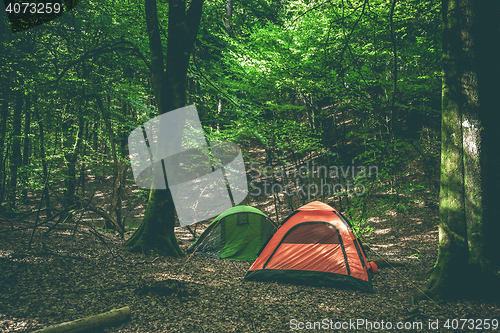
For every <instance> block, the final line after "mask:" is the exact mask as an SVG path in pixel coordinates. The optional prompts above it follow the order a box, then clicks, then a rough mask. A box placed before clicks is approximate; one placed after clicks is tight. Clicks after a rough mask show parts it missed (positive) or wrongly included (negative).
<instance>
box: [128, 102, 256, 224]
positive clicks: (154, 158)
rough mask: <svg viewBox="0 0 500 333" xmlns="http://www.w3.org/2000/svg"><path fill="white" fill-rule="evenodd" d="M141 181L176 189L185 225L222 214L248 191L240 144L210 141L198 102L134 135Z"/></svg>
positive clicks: (135, 168)
mask: <svg viewBox="0 0 500 333" xmlns="http://www.w3.org/2000/svg"><path fill="white" fill-rule="evenodd" d="M128 144H129V154H130V161H131V164H132V171H133V173H134V179H135V183H136V184H137V186H139V187H142V188H148V189H157V190H165V189H167V184H168V188H169V189H170V192H171V193H172V198H173V200H174V204H175V209H176V211H177V216H178V218H179V221H180V223H181V225H182V226H186V225H189V224H193V223H196V222H200V221H203V220H206V219H209V218H211V217H213V216H216V215H219V214H220V213H222V212H224V211H225V210H227V209H229V208H231V207H232V206H233V205H237V204H239V203H240V202H241V201H243V200H244V199H245V197H246V196H247V194H248V184H247V178H246V172H245V164H244V161H243V155H242V153H241V149H240V147H239V146H238V145H235V144H232V143H229V142H210V143H208V142H207V140H206V138H205V134H204V133H203V128H202V126H201V122H200V119H199V117H198V112H197V111H196V107H195V106H194V105H190V106H186V107H183V108H180V109H177V110H173V111H170V112H167V113H165V114H162V115H160V116H158V117H155V118H153V119H151V120H149V121H147V122H146V123H144V124H143V126H139V127H137V128H136V129H134V130H133V131H132V133H131V134H130V135H129V138H128Z"/></svg>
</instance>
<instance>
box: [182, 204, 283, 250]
mask: <svg viewBox="0 0 500 333" xmlns="http://www.w3.org/2000/svg"><path fill="white" fill-rule="evenodd" d="M274 232H276V227H275V226H274V223H273V222H271V220H270V219H269V218H268V217H267V216H266V214H264V213H263V212H261V211H260V210H258V209H257V208H254V207H250V206H243V205H241V206H235V207H232V208H230V209H228V210H226V211H225V212H224V213H222V214H220V215H219V216H217V218H216V219H215V220H213V221H212V223H210V225H209V226H208V228H207V229H206V230H205V231H204V232H203V234H202V235H201V236H200V238H198V240H197V241H196V242H195V243H193V245H191V246H190V247H189V248H188V250H187V252H188V253H193V252H194V253H195V254H201V255H206V256H209V257H212V258H222V259H232V260H255V259H256V258H257V255H258V253H259V250H260V249H261V248H262V246H263V245H264V244H265V243H266V241H267V240H268V239H269V238H270V237H271V236H272V235H273V233H274Z"/></svg>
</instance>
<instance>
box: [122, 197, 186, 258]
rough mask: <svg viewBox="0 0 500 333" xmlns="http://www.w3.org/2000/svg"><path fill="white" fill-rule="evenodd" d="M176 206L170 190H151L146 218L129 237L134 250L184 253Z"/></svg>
mask: <svg viewBox="0 0 500 333" xmlns="http://www.w3.org/2000/svg"><path fill="white" fill-rule="evenodd" d="M174 217H175V207H174V203H173V200H172V197H171V195H170V191H169V190H151V192H150V194H149V202H148V206H147V208H146V213H145V214H144V220H143V222H142V223H141V225H140V227H139V229H137V230H136V232H135V233H134V234H133V235H132V237H130V238H129V240H128V241H127V245H128V246H129V247H130V250H131V251H133V252H139V253H143V254H150V252H151V251H152V252H154V253H158V254H163V255H168V256H172V257H179V256H182V255H184V254H183V252H182V250H181V249H180V248H179V245H178V243H177V239H176V238H175V234H174V233H173V230H174V227H175V218H174Z"/></svg>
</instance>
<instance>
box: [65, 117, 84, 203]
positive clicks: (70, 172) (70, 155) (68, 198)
mask: <svg viewBox="0 0 500 333" xmlns="http://www.w3.org/2000/svg"><path fill="white" fill-rule="evenodd" d="M70 117H71V118H72V117H75V115H72V114H70ZM73 121H74V120H73V119H68V120H66V122H65V123H64V125H63V131H64V133H66V135H65V137H66V139H65V140H64V160H65V163H66V177H65V179H64V184H65V187H66V190H65V191H64V206H65V207H66V208H69V207H71V206H73V205H74V204H75V203H76V198H75V195H76V161H77V159H78V154H79V147H80V140H81V138H82V135H83V127H84V126H83V125H84V119H83V116H82V115H78V127H77V129H76V130H75V129H74V127H73V126H72V124H71V123H72V122H73ZM75 132H76V133H75Z"/></svg>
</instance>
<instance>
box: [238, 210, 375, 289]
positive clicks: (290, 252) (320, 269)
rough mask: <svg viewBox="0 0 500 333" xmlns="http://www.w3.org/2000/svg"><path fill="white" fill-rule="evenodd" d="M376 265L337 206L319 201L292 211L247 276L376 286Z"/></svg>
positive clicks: (354, 285)
mask: <svg viewBox="0 0 500 333" xmlns="http://www.w3.org/2000/svg"><path fill="white" fill-rule="evenodd" d="M376 269H377V268H376V265H375V263H369V262H368V261H367V259H366V254H365V252H364V250H363V247H362V244H361V242H360V241H359V240H358V239H357V238H356V236H355V235H354V233H353V231H352V226H351V224H350V222H349V221H348V220H347V219H346V218H345V217H344V216H343V215H342V214H341V213H340V212H339V211H338V210H336V209H335V208H333V207H331V206H329V205H327V204H324V203H322V202H319V201H314V202H311V203H309V204H307V205H305V206H303V207H301V208H299V209H297V210H296V211H295V212H293V213H292V214H291V215H290V216H288V218H287V219H286V220H285V222H284V223H283V225H282V226H281V227H280V228H279V229H278V231H277V232H276V233H275V234H274V235H273V237H272V238H271V239H270V240H269V242H268V243H267V245H266V246H265V247H264V248H263V249H262V252H261V253H260V255H259V257H258V258H257V260H255V262H254V263H253V265H252V266H251V267H250V269H249V270H248V272H247V273H246V275H245V279H248V280H260V281H282V282H289V283H298V284H308V285H319V286H336V287H342V288H355V289H361V290H364V291H368V292H372V291H373V287H372V283H371V273H372V271H373V272H376Z"/></svg>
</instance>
